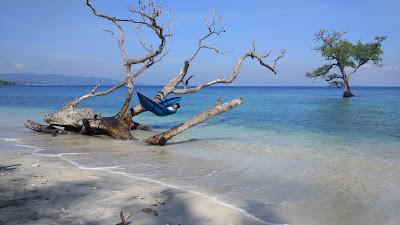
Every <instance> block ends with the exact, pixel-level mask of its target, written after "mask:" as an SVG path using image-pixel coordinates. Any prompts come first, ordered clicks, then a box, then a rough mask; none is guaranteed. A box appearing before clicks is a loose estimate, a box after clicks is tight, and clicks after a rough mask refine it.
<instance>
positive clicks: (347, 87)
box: [343, 76, 354, 98]
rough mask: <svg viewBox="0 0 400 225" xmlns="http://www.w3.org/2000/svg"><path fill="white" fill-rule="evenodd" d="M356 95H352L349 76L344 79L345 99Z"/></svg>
mask: <svg viewBox="0 0 400 225" xmlns="http://www.w3.org/2000/svg"><path fill="white" fill-rule="evenodd" d="M353 96H354V95H353V94H352V93H351V89H350V84H349V78H348V77H347V76H345V77H344V79H343V98H349V97H353Z"/></svg>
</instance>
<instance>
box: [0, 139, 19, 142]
mask: <svg viewBox="0 0 400 225" xmlns="http://www.w3.org/2000/svg"><path fill="white" fill-rule="evenodd" d="M0 139H1V140H3V141H13V142H16V141H19V139H16V138H0Z"/></svg>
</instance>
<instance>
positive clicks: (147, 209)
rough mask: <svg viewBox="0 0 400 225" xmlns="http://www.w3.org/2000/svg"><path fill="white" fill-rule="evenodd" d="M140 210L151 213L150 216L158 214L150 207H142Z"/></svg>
mask: <svg viewBox="0 0 400 225" xmlns="http://www.w3.org/2000/svg"><path fill="white" fill-rule="evenodd" d="M142 211H143V212H144V213H146V214H149V215H152V216H157V215H158V213H157V211H156V210H154V209H151V208H144V209H142Z"/></svg>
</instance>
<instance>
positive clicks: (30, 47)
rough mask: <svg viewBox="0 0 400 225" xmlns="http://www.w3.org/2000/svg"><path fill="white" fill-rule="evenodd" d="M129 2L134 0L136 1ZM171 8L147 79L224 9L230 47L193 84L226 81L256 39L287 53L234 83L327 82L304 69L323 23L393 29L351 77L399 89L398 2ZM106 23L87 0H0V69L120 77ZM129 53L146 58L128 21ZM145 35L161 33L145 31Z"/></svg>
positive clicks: (181, 56) (184, 51) (170, 2)
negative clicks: (159, 54) (378, 62)
mask: <svg viewBox="0 0 400 225" xmlns="http://www.w3.org/2000/svg"><path fill="white" fill-rule="evenodd" d="M92 2H93V4H94V5H95V7H96V8H97V10H98V11H100V12H104V13H107V14H111V15H116V16H120V17H129V16H130V14H129V12H128V10H127V7H126V6H127V5H128V4H129V1H126V0H120V1H111V0H92ZM131 2H132V1H131ZM163 5H164V8H165V10H166V11H168V12H169V14H168V15H171V16H170V17H169V18H170V19H171V21H172V22H171V24H170V30H171V32H172V33H173V37H172V38H170V39H168V40H167V46H166V50H167V51H168V55H167V56H166V57H165V58H164V60H163V61H161V62H159V63H158V64H157V65H155V66H153V67H152V68H151V69H150V70H148V71H146V72H145V73H143V74H142V75H141V76H140V77H139V78H138V79H137V80H136V82H137V83H142V84H164V83H165V82H166V81H168V80H169V79H170V78H171V77H173V76H174V75H175V74H176V73H178V72H179V70H180V69H181V67H182V64H183V61H184V60H185V59H187V58H188V57H190V55H191V54H192V52H193V51H194V49H195V48H196V45H197V40H198V38H199V37H200V36H201V35H203V34H205V33H206V32H207V29H206V26H205V24H204V17H205V16H207V15H208V13H209V11H210V9H214V10H215V11H216V12H217V14H218V15H221V16H222V18H223V19H222V20H221V21H220V24H221V25H222V26H223V27H224V29H225V30H226V33H224V34H223V35H222V36H218V37H215V38H212V39H210V40H208V41H207V44H209V45H213V46H216V47H218V48H219V49H221V50H224V51H228V52H227V53H226V54H223V55H216V54H214V53H212V52H207V51H204V52H201V54H200V55H199V57H197V58H196V60H195V61H194V62H193V63H192V65H191V67H190V70H189V72H188V74H189V75H194V77H193V79H192V84H198V83H200V82H204V81H208V80H212V79H215V78H226V77H228V76H229V74H230V73H231V72H232V68H233V66H234V64H235V63H236V61H237V60H238V58H239V57H240V55H241V54H243V53H244V52H245V51H247V50H249V49H250V48H251V43H252V42H253V41H255V43H256V46H257V49H258V51H260V52H263V51H265V50H271V57H270V58H269V59H267V61H268V60H269V61H270V62H271V61H272V60H273V56H276V55H278V54H279V52H280V49H282V48H284V49H286V50H287V53H286V55H285V57H284V58H283V59H282V60H281V61H280V62H279V63H278V65H277V70H278V75H274V74H272V73H271V72H270V71H267V70H265V68H263V67H261V66H260V65H259V64H258V63H257V62H255V61H251V60H248V61H246V62H245V63H244V64H243V66H242V69H241V73H240V75H239V77H238V79H237V80H235V82H234V83H233V85H284V86H293V85H325V83H324V82H323V81H322V80H320V79H317V80H311V79H308V78H306V77H305V73H306V72H308V71H311V70H312V69H314V68H316V67H318V66H320V65H322V64H323V63H324V60H323V59H322V58H321V57H320V55H319V53H318V52H316V51H314V50H313V47H314V46H315V45H316V44H317V43H316V42H315V41H314V39H313V34H314V33H315V32H317V31H318V30H319V29H321V28H324V29H329V30H332V29H333V30H337V31H345V32H347V33H346V35H345V38H347V39H349V40H351V41H358V40H361V41H366V42H368V41H372V40H373V38H374V37H375V36H377V35H387V36H388V39H387V40H386V41H385V42H384V43H383V51H384V55H383V66H382V67H375V66H372V65H367V66H365V67H363V68H361V69H360V71H359V72H358V73H357V74H356V75H355V76H354V78H353V79H352V81H351V83H352V84H353V85H360V86H400V14H399V12H400V1H398V0H381V1H376V0H375V1H369V0H364V1H358V0H354V1H349V0H337V1H317V0H292V1H289V0H247V1H239V0H237V1H235V0H230V1H228V0H218V1H217V0H202V1H179V0H164V1H163ZM103 29H114V27H113V25H112V24H111V23H110V22H109V21H105V20H102V19H99V18H97V17H95V16H94V15H93V14H92V13H91V12H90V10H89V8H88V7H87V6H85V4H84V0H35V1H30V0H0V30H1V36H0V73H36V74H66V75H77V76H94V77H104V78H111V79H115V80H121V79H122V77H123V75H122V59H121V57H120V53H119V49H118V47H117V43H116V41H115V40H114V39H113V37H112V36H111V35H110V34H108V33H106V32H104V31H103ZM126 29H127V35H126V36H127V37H126V46H127V50H128V54H129V56H132V57H135V56H140V55H142V54H143V53H144V52H143V49H142V48H141V47H140V45H139V43H138V42H137V40H136V38H135V35H134V32H133V29H131V27H126ZM143 32H144V33H143V37H145V38H149V40H150V41H151V42H153V44H154V45H156V43H157V42H156V39H154V36H151V35H150V34H149V33H148V32H146V31H145V30H144V31H143Z"/></svg>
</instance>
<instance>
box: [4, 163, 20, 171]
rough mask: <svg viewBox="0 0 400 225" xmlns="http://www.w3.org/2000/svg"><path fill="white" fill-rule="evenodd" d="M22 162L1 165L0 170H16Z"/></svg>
mask: <svg viewBox="0 0 400 225" xmlns="http://www.w3.org/2000/svg"><path fill="white" fill-rule="evenodd" d="M20 165H21V164H13V165H8V166H0V171H7V170H15V169H16V168H17V166H20Z"/></svg>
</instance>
